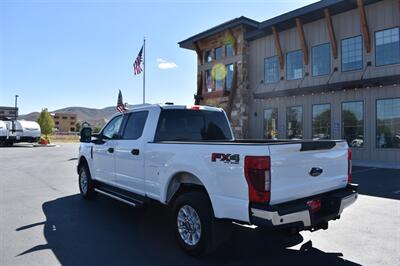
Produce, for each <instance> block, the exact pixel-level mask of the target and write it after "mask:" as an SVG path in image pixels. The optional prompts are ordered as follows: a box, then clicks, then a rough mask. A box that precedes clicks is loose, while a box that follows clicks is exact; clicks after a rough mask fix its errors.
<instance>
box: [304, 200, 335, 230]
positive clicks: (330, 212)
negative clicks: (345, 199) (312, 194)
mask: <svg viewBox="0 0 400 266" xmlns="http://www.w3.org/2000/svg"><path fill="white" fill-rule="evenodd" d="M312 201H313V202H314V203H313V204H314V206H315V205H318V204H317V203H315V202H318V201H319V202H320V208H318V209H317V210H315V209H314V210H312V208H311V207H310V206H309V204H308V202H307V205H308V207H309V210H310V216H311V217H312V218H311V219H312V220H313V223H314V224H315V223H320V222H323V221H329V220H331V219H333V218H335V217H336V216H338V214H339V209H340V199H338V198H321V199H314V200H312Z"/></svg>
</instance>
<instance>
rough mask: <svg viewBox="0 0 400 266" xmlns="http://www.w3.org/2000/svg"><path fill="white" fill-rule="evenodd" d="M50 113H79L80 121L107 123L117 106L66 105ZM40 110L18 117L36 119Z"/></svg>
mask: <svg viewBox="0 0 400 266" xmlns="http://www.w3.org/2000/svg"><path fill="white" fill-rule="evenodd" d="M134 106H135V105H128V108H132V107H134ZM50 113H69V114H77V116H78V121H80V122H83V121H87V122H89V123H90V124H91V125H96V124H101V125H103V124H104V123H106V122H107V121H108V120H109V119H110V118H111V117H112V116H113V115H114V114H115V113H116V110H115V106H109V107H105V108H102V109H96V108H86V107H78V106H74V107H66V108H62V109H58V110H54V111H51V112H50ZM39 114H40V113H39V112H32V113H29V114H25V115H20V116H19V117H18V119H24V120H28V121H36V120H37V119H38V117H39Z"/></svg>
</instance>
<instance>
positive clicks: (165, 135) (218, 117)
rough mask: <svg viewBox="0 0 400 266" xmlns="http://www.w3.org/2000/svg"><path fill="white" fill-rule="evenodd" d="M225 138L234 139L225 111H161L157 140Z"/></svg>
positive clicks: (220, 139)
mask: <svg viewBox="0 0 400 266" xmlns="http://www.w3.org/2000/svg"><path fill="white" fill-rule="evenodd" d="M225 140H232V133H231V130H230V126H229V123H228V121H227V119H226V116H225V114H224V113H223V112H218V111H206V110H187V109H164V110H162V111H161V114H160V118H159V121H158V126H157V131H156V136H155V141H225Z"/></svg>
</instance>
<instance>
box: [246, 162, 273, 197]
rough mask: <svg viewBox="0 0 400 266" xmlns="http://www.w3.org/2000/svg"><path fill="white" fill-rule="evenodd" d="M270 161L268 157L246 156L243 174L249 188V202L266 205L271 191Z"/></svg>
mask: <svg viewBox="0 0 400 266" xmlns="http://www.w3.org/2000/svg"><path fill="white" fill-rule="evenodd" d="M270 170H271V159H270V157H268V156H246V157H245V159H244V174H245V177H246V180H247V185H248V186H249V200H250V202H258V203H268V202H269V200H270V196H271V194H270V191H271V171H270Z"/></svg>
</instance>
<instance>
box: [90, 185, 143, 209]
mask: <svg viewBox="0 0 400 266" xmlns="http://www.w3.org/2000/svg"><path fill="white" fill-rule="evenodd" d="M94 190H95V191H96V192H98V193H100V194H103V195H106V196H108V197H110V198H113V199H116V200H119V201H121V202H123V203H126V204H128V205H130V206H133V207H138V208H141V207H143V206H144V205H145V201H146V200H145V199H146V198H145V197H143V196H140V195H136V194H135V193H132V192H130V191H125V190H123V189H120V188H116V187H112V186H110V185H107V184H104V183H101V182H96V185H95V189H94ZM142 198H143V199H142Z"/></svg>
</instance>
